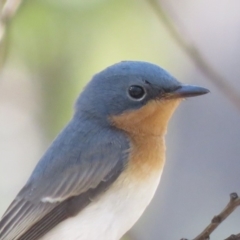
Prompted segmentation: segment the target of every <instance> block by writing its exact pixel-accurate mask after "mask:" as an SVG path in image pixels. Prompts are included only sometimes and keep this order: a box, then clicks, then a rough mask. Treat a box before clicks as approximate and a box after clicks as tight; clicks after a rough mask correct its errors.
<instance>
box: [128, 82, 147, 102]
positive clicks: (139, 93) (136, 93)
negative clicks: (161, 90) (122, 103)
mask: <svg viewBox="0 0 240 240" xmlns="http://www.w3.org/2000/svg"><path fill="white" fill-rule="evenodd" d="M128 93H129V95H130V96H131V97H132V98H134V99H136V100H141V99H142V98H143V97H144V96H145V95H146V92H145V90H144V89H143V87H141V86H136V85H133V86H131V87H130V88H129V89H128Z"/></svg>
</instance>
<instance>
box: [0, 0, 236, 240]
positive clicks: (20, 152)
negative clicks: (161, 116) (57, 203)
mask: <svg viewBox="0 0 240 240" xmlns="http://www.w3.org/2000/svg"><path fill="white" fill-rule="evenodd" d="M161 3H163V4H165V9H166V10H167V11H168V12H169V14H170V16H171V17H172V18H173V19H174V20H175V21H176V22H177V23H180V25H182V26H184V28H185V31H186V32H185V33H184V34H186V36H188V37H190V38H191V39H192V40H193V41H194V43H195V45H196V46H197V47H198V49H199V50H200V51H201V52H202V54H203V55H204V56H205V58H206V59H208V61H209V62H210V63H211V65H212V66H213V67H214V68H215V69H217V71H218V72H219V73H220V74H222V75H223V76H224V77H226V78H227V79H228V84H230V85H232V86H233V87H234V88H235V89H236V90H239V93H240V81H239V77H240V64H239V63H240V11H239V9H240V1H238V0H232V1H225V0H211V1H209V0H202V1H192V0H181V1H174V0H165V1H161ZM184 37H185V36H184ZM121 60H143V61H149V62H153V63H156V64H158V65H160V66H162V67H163V68H165V69H167V70H168V71H169V72H170V73H171V74H172V75H174V76H175V77H176V78H177V79H179V80H180V81H182V82H185V83H192V84H196V85H201V86H204V87H206V88H209V89H210V90H211V94H208V95H206V96H203V97H198V98H194V99H189V100H187V101H184V102H183V103H182V104H181V106H180V107H179V108H178V109H177V111H176V113H175V115H174V117H173V119H172V120H171V123H170V126H169V129H168V135H167V162H166V166H165V171H164V173H163V176H162V179H161V183H160V187H159V188H158V190H157V193H156V195H155V197H154V199H153V201H152V202H151V204H150V206H149V207H148V209H147V210H146V211H145V213H144V214H143V216H142V217H141V219H140V220H139V221H138V223H137V224H136V225H135V226H134V228H133V229H132V230H131V231H130V232H129V234H127V236H126V237H125V239H128V240H159V239H162V240H175V239H176V240H177V239H180V238H182V237H186V238H193V237H194V236H196V235H197V234H198V233H200V231H202V230H203V228H204V227H205V226H206V225H207V224H208V223H209V222H210V220H211V218H212V217H213V216H214V215H215V214H217V213H219V212H220V210H222V208H223V207H224V206H225V204H226V203H227V201H228V198H229V197H228V195H229V193H231V192H234V191H236V192H238V193H239V194H240V159H239V156H240V140H239V136H240V127H239V123H240V112H239V110H237V108H236V107H235V106H233V105H232V104H231V103H230V101H229V100H228V99H227V98H226V97H225V96H224V95H222V93H221V92H219V90H218V89H216V87H215V86H214V85H213V84H212V83H211V82H210V81H209V80H208V79H207V78H206V77H205V76H204V75H203V74H202V73H201V72H200V71H199V69H198V68H197V67H196V66H194V64H193V63H192V61H191V59H189V58H188V57H187V56H186V55H185V53H184V52H183V51H182V49H181V48H179V46H178V45H177V44H176V43H175V41H174V39H172V37H171V36H170V35H169V33H168V31H167V29H166V28H165V26H164V24H162V23H161V22H160V21H159V19H158V18H157V17H156V15H155V13H154V12H153V10H152V9H151V7H150V5H149V4H148V2H147V0H140V1H134V0H121V1H120V0H118V1H117V0H34V1H32V0H25V1H23V2H22V4H21V6H20V8H19V9H18V11H17V13H16V14H15V16H14V17H13V19H12V21H11V22H10V24H9V25H8V26H7V31H6V34H5V37H4V41H3V42H1V46H0V68H1V72H0V196H1V197H0V215H2V214H3V212H4V211H5V209H6V208H7V206H8V205H9V203H10V202H11V201H12V199H13V198H14V197H15V195H16V194H17V193H18V191H19V190H20V188H21V187H22V186H23V184H24V183H25V182H26V180H27V178H28V177H29V175H30V173H31V171H32V169H33V168H34V166H35V164H36V162H37V161H38V160H39V158H40V157H41V155H42V154H43V153H44V151H45V150H46V148H47V147H48V146H49V144H50V143H51V141H52V140H53V139H54V138H55V136H56V135H57V134H58V132H59V131H60V130H61V129H62V128H63V127H64V125H65V124H66V123H67V122H68V120H69V119H70V118H71V115H72V113H73V104H74V101H75V99H76V98H77V96H78V94H79V93H80V92H81V89H82V87H83V86H84V85H85V84H86V83H87V81H89V80H90V79H91V77H92V75H93V74H95V73H96V72H98V71H100V70H102V69H103V68H105V67H107V66H109V65H111V64H113V63H116V62H119V61H121ZM239 105H240V103H239ZM239 222H240V212H239V209H238V210H237V211H235V212H234V213H233V214H232V215H231V216H230V218H229V219H227V220H226V221H225V222H224V223H223V224H222V225H221V227H220V228H219V229H218V230H217V231H216V232H214V234H213V236H212V238H211V239H224V238H226V237H227V236H229V235H230V234H233V233H237V232H239V231H240V228H239Z"/></svg>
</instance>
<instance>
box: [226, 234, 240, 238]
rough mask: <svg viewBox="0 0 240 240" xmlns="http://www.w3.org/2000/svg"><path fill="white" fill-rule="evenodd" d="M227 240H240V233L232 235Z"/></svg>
mask: <svg viewBox="0 0 240 240" xmlns="http://www.w3.org/2000/svg"><path fill="white" fill-rule="evenodd" d="M225 240H240V233H239V234H237V235H234V234H233V235H231V236H230V237H228V238H226V239H225Z"/></svg>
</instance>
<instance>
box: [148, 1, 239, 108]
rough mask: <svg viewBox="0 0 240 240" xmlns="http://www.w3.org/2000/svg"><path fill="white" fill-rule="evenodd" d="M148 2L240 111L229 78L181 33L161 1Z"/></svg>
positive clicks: (183, 46)
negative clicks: (214, 66) (213, 66)
mask: <svg viewBox="0 0 240 240" xmlns="http://www.w3.org/2000/svg"><path fill="white" fill-rule="evenodd" d="M147 2H148V3H149V4H150V6H151V7H152V9H153V11H154V12H155V13H156V14H157V16H158V18H159V19H160V20H161V22H163V23H164V24H165V26H166V27H167V30H168V31H169V33H170V34H171V36H172V37H173V39H174V40H175V41H176V42H177V44H178V45H179V46H180V47H181V49H182V50H183V51H184V52H185V53H186V54H187V55H188V56H189V57H190V59H191V60H192V61H193V62H194V63H195V64H196V66H197V67H198V68H199V69H201V70H202V72H203V73H204V74H205V75H206V76H207V78H208V79H209V81H211V82H212V83H213V84H214V85H215V86H216V87H217V88H218V89H219V90H220V91H221V92H222V93H223V94H224V95H225V97H226V98H228V99H229V100H230V101H231V102H232V103H233V104H234V105H235V106H236V107H237V109H238V110H239V111H240V94H239V93H238V92H237V91H236V90H235V89H234V88H233V87H232V86H230V85H229V83H228V81H227V79H225V78H224V77H223V76H221V75H220V74H219V72H218V71H216V70H215V69H214V68H212V67H211V66H210V64H209V63H208V61H207V60H206V59H205V58H204V57H203V55H202V54H201V53H200V51H199V50H198V48H197V47H196V46H195V45H194V44H193V43H191V41H190V40H189V39H187V38H186V36H185V35H184V36H182V35H181V34H180V32H179V30H178V29H177V28H176V26H175V24H174V23H173V21H172V20H171V19H170V18H169V16H168V14H167V13H166V12H165V11H164V10H163V8H162V6H161V5H160V3H159V1H157V0H147Z"/></svg>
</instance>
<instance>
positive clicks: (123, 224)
mask: <svg viewBox="0 0 240 240" xmlns="http://www.w3.org/2000/svg"><path fill="white" fill-rule="evenodd" d="M208 92H209V90H207V89H205V88H202V87H197V86H191V85H185V84H182V83H180V82H178V81H177V80H176V79H175V78H174V77H172V76H171V75H170V74H169V73H167V72H166V71H165V70H163V69H162V68H160V67H159V66H157V65H154V64H151V63H148V62H140V61H123V62H120V63H117V64H115V65H112V66H110V67H108V68H106V69H105V70H103V71H101V72H100V73H98V74H96V75H95V76H94V77H93V78H92V80H91V81H90V82H89V83H88V84H87V86H86V87H85V89H84V90H83V92H82V93H81V94H80V96H79V98H78V100H77V102H76V104H75V113H74V115H73V117H72V119H71V120H70V122H69V123H68V124H67V126H66V127H65V128H64V129H63V130H62V132H61V133H60V134H59V135H58V136H57V138H56V139H55V140H54V141H53V143H52V144H51V146H50V147H49V148H48V150H47V151H46V153H45V154H44V155H43V157H42V158H41V159H40V161H39V162H38V164H37V166H36V167H35V169H34V170H33V173H32V174H31V176H30V178H29V180H28V181H27V183H26V185H25V186H24V187H23V188H22V190H21V191H20V192H19V193H18V195H17V196H16V198H15V199H14V200H13V202H12V203H11V205H10V206H9V208H8V209H7V211H6V212H5V214H4V215H3V217H2V219H1V221H0V239H1V240H37V239H40V240H65V239H66V240H119V239H120V238H121V237H122V236H123V235H124V234H125V233H126V232H127V231H128V230H129V229H130V228H131V227H132V226H133V225H134V223H135V222H136V221H137V220H138V219H139V217H140V216H141V215H142V213H143V212H144V210H145V209H146V207H147V206H148V204H149V203H150V201H151V199H152V198H153V195H154V193H155V191H156V188H157V186H158V184H159V181H160V177H161V174H162V171H163V167H164V162H165V140H164V138H165V134H166V130H167V125H168V122H169V120H170V118H171V116H172V114H173V112H174V110H175V109H176V107H177V106H178V105H179V103H180V102H181V100H182V99H184V98H187V97H193V96H198V95H202V94H206V93H208Z"/></svg>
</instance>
